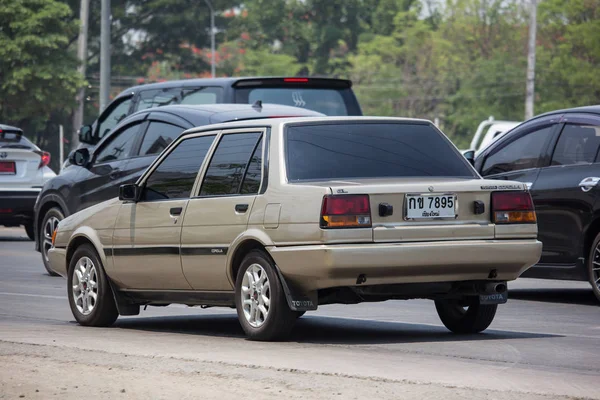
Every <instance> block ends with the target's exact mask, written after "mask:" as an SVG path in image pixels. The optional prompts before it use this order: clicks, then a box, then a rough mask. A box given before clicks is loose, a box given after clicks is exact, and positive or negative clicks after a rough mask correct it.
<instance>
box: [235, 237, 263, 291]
mask: <svg viewBox="0 0 600 400" xmlns="http://www.w3.org/2000/svg"><path fill="white" fill-rule="evenodd" d="M272 245H273V242H272V241H271V238H269V236H268V235H267V234H266V233H264V232H263V231H261V230H258V229H257V230H249V231H246V232H244V233H243V234H242V235H240V236H238V237H237V238H236V239H235V240H234V241H233V242H232V244H231V247H230V250H229V251H228V252H227V253H228V256H227V275H228V278H229V281H230V283H231V285H232V287H235V280H236V278H237V272H238V270H239V268H240V264H241V263H242V260H243V259H244V257H245V256H246V254H248V253H249V252H251V251H252V250H261V251H264V252H265V254H267V255H268V256H269V257H270V258H271V259H272V257H271V255H270V254H269V251H268V250H267V247H268V246H272Z"/></svg>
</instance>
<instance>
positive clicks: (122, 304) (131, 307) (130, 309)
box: [106, 277, 140, 315]
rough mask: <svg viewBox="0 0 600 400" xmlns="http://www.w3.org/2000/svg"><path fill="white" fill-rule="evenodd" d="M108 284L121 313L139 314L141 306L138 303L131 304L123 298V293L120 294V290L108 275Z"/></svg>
mask: <svg viewBox="0 0 600 400" xmlns="http://www.w3.org/2000/svg"><path fill="white" fill-rule="evenodd" d="M106 278H107V281H108V284H109V285H110V291H111V292H112V294H113V298H114V299H115V305H116V306H117V311H118V312H119V315H139V313H140V306H139V305H137V304H131V303H129V302H128V301H127V300H125V299H124V298H123V296H122V295H120V294H119V291H118V290H117V288H116V287H115V285H114V284H113V283H112V281H111V280H110V278H108V277H106Z"/></svg>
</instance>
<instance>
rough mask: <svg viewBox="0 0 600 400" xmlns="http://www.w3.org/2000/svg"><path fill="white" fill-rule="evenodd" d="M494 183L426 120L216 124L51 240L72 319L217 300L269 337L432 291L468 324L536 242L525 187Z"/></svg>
mask: <svg viewBox="0 0 600 400" xmlns="http://www.w3.org/2000/svg"><path fill="white" fill-rule="evenodd" d="M498 186H499V185H496V182H495V181H489V180H484V179H482V178H481V177H479V176H478V175H477V173H476V172H475V171H474V170H473V168H472V167H471V165H470V164H469V163H468V162H467V161H466V160H465V159H464V157H462V156H461V154H460V153H459V152H458V151H457V150H456V148H455V147H454V146H453V145H452V143H451V142H450V141H449V140H448V139H447V138H446V137H445V136H444V135H443V134H442V133H441V132H440V131H439V130H437V128H435V126H433V124H432V123H430V122H429V121H424V120H413V119H395V118H370V117H358V118H356V117H354V118H351V117H328V118H282V119H267V120H265V119H262V120H256V121H242V122H233V123H227V124H219V125H216V126H209V127H202V128H195V129H192V130H189V131H187V132H186V133H184V134H183V135H182V136H180V137H179V139H177V140H176V141H174V142H173V143H172V144H171V145H170V146H169V147H168V148H167V149H166V150H165V151H164V152H163V153H162V154H161V155H160V156H159V157H158V159H157V160H156V161H155V162H154V163H153V164H152V165H151V166H150V168H148V170H147V171H146V172H145V173H144V175H142V177H141V178H140V179H139V181H138V182H137V183H135V184H134V183H131V184H126V185H123V186H121V192H120V197H119V199H113V200H109V201H107V202H104V203H101V204H98V205H96V206H94V207H91V208H88V209H86V210H83V211H81V212H79V213H77V214H74V215H72V216H71V217H68V218H66V219H65V220H63V221H62V222H61V223H60V224H59V226H58V229H57V231H56V233H55V235H54V240H53V247H52V248H51V249H50V250H49V253H48V254H49V257H50V264H51V268H52V269H53V270H56V271H57V272H58V273H59V274H60V275H62V276H64V277H67V280H68V283H67V285H66V287H67V293H68V299H69V304H70V307H71V311H72V313H73V315H74V317H75V319H76V320H77V321H78V322H79V323H80V324H81V325H88V326H107V325H111V324H112V323H113V322H114V321H115V320H116V319H117V317H118V316H119V314H121V315H136V314H138V313H139V311H140V305H157V306H164V305H167V304H170V303H183V304H187V305H200V306H225V307H236V308H237V314H238V319H239V321H240V324H241V325H242V328H243V329H244V331H245V333H246V335H247V336H248V337H249V338H251V339H254V340H276V339H282V338H285V337H286V335H287V334H288V333H289V332H290V331H291V329H292V327H293V324H294V322H295V321H296V319H297V318H298V317H299V316H300V315H302V314H303V313H304V312H305V311H310V310H315V309H317V307H318V306H319V305H324V304H333V303H342V304H355V303H360V302H363V301H384V300H390V299H411V298H428V299H432V300H434V302H435V307H436V310H437V312H438V315H439V317H440V319H441V320H442V322H443V323H444V325H445V326H446V327H447V328H448V329H449V330H451V331H453V332H455V333H461V334H465V333H466V334H468V333H477V332H481V331H483V330H485V329H486V328H487V327H488V326H489V325H490V323H491V322H492V320H493V319H494V316H495V314H496V309H497V306H498V304H500V303H505V302H506V301H507V297H506V294H507V284H506V282H507V281H511V280H514V279H516V278H517V277H518V276H519V275H521V273H522V272H523V271H524V270H526V269H527V268H528V267H529V266H531V265H532V264H534V263H536V262H537V260H538V259H539V256H540V252H541V243H539V242H538V241H537V240H536V234H537V228H536V223H535V212H534V210H533V204H532V201H531V197H530V195H529V193H528V192H527V190H526V187H525V185H523V184H522V183H518V182H506V183H505V184H504V185H502V186H500V187H498Z"/></svg>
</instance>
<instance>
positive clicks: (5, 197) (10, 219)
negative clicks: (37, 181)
mask: <svg viewBox="0 0 600 400" xmlns="http://www.w3.org/2000/svg"><path fill="white" fill-rule="evenodd" d="M40 191H41V189H34V188H31V189H0V225H24V224H27V223H29V222H31V221H32V220H33V215H34V211H33V206H34V205H35V201H36V199H37V197H38V195H39V194H40Z"/></svg>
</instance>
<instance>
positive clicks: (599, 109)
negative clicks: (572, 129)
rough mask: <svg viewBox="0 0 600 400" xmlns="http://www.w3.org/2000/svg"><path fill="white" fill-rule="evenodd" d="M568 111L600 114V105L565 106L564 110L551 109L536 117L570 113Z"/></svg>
mask: <svg viewBox="0 0 600 400" xmlns="http://www.w3.org/2000/svg"><path fill="white" fill-rule="evenodd" d="M568 113H587V114H598V115H600V105H592V106H583V107H574V108H565V109H562V110H554V111H549V112H547V113H544V114H540V115H536V116H535V117H534V118H532V119H535V118H541V117H545V116H548V115H556V114H568Z"/></svg>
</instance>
